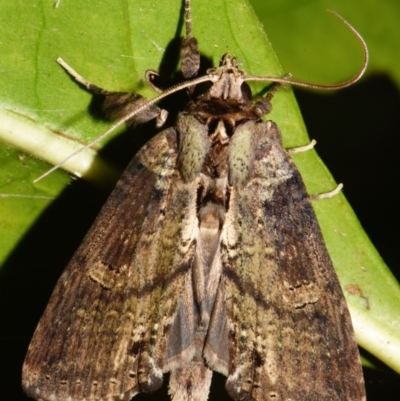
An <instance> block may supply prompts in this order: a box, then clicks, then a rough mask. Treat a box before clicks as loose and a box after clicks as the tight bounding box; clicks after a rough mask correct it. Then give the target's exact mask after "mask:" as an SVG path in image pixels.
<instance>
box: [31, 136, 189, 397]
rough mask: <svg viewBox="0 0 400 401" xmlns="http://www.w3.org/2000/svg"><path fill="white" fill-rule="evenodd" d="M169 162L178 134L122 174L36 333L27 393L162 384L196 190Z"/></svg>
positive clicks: (160, 139)
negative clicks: (162, 364) (163, 364)
mask: <svg viewBox="0 0 400 401" xmlns="http://www.w3.org/2000/svg"><path fill="white" fill-rule="evenodd" d="M176 160H177V139H176V133H175V130H174V129H168V130H165V131H163V132H162V133H160V134H159V135H158V136H156V137H155V138H153V139H152V140H151V141H149V142H148V144H146V145H145V146H144V147H143V148H142V149H141V150H140V151H139V153H138V154H137V155H136V156H135V157H134V159H133V160H132V162H131V163H130V165H129V166H128V168H127V169H126V171H125V173H124V174H123V176H122V178H121V180H120V181H119V183H118V184H117V186H116V188H115V190H114V191H113V193H112V194H111V196H110V198H109V199H108V201H107V203H106V204H105V206H104V207H103V209H102V211H101V212H100V214H99V216H98V218H97V220H96V222H95V223H94V225H93V226H92V228H91V230H90V231H89V233H88V234H87V236H86V237H85V239H84V241H83V243H82V244H81V246H80V248H79V249H78V251H77V252H76V253H75V255H74V256H73V259H72V260H71V262H70V264H69V265H68V266H67V268H66V270H65V271H64V273H63V275H62V276H61V278H60V280H59V281H58V283H57V286H56V288H55V290H54V292H53V294H52V296H51V299H50V302H49V304H48V306H47V309H46V311H45V313H44V315H43V317H42V319H41V321H40V323H39V325H38V327H37V329H36V332H35V334H34V337H33V339H32V342H31V344H30V347H29V351H28V354H27V356H26V360H25V364H24V367H23V386H24V388H25V391H26V392H27V394H28V395H29V396H31V397H34V398H36V399H44V400H57V401H64V400H111V399H121V400H122V399H123V400H129V399H130V398H131V397H132V396H133V395H135V394H136V393H138V392H141V391H146V392H152V391H155V390H156V389H157V388H159V387H160V386H161V383H162V374H163V372H162V366H161V363H162V359H163V358H164V354H165V352H166V348H171V346H170V345H168V344H167V343H166V342H167V339H168V333H169V331H170V330H171V325H172V324H173V317H174V315H175V314H176V310H177V307H178V300H179V299H180V294H181V292H182V291H183V288H184V283H185V279H186V278H187V276H188V274H190V269H191V265H192V259H193V255H194V242H193V236H194V230H191V224H193V222H194V217H195V216H193V214H191V212H190V210H192V212H193V213H196V209H195V207H191V205H195V200H196V192H195V191H193V185H194V184H193V183H187V184H185V183H183V182H182V180H181V179H180V178H179V173H178V172H177V169H176ZM188 307H191V308H193V305H192V306H190V305H189V306H188ZM184 325H186V326H187V327H186V329H187V330H185V327H183V331H182V333H184V335H182V338H181V339H180V343H182V344H185V343H191V342H192V339H191V338H190V336H191V335H192V334H191V333H193V332H194V330H193V329H190V325H192V326H193V322H190V321H186V322H184ZM185 333H186V334H185ZM178 348H179V347H178ZM170 354H171V352H170ZM173 356H174V355H170V357H171V358H172V357H173Z"/></svg>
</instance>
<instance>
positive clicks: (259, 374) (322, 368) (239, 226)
mask: <svg viewBox="0 0 400 401" xmlns="http://www.w3.org/2000/svg"><path fill="white" fill-rule="evenodd" d="M251 124H254V126H253V127H250V128H251V129H250V131H249V132H250V136H251V146H250V148H251V149H252V152H251V153H252V156H251V158H250V162H249V163H250V164H249V165H248V171H247V173H243V172H242V173H243V174H245V176H246V174H247V178H246V180H243V174H242V175H241V176H240V177H241V180H240V179H239V180H237V179H236V181H237V182H238V183H239V184H240V185H236V186H235V183H234V182H233V187H232V192H231V197H230V203H229V210H228V212H227V216H226V222H225V226H224V230H223V232H222V235H221V255H222V256H221V258H222V264H223V272H222V279H221V285H220V289H219V294H218V297H217V305H218V302H220V303H221V300H222V299H223V300H224V306H225V310H226V316H227V318H226V321H225V323H224V324H225V328H224V329H222V328H221V326H218V325H216V324H211V327H210V330H209V331H210V333H212V335H210V336H209V338H210V339H211V340H210V344H208V347H209V348H211V349H213V352H214V354H218V351H219V352H220V354H221V355H222V356H223V355H224V353H225V352H226V351H224V348H226V347H228V348H229V361H228V367H227V371H226V372H224V369H220V370H221V371H222V373H227V375H228V379H227V384H226V387H227V390H228V393H229V394H230V396H231V397H232V398H234V399H236V400H242V399H246V400H256V401H267V400H268V401H272V400H273V401H289V400H290V401H339V400H340V401H350V400H351V401H361V400H363V399H365V396H364V389H363V388H364V387H363V382H362V373H361V366H360V363H359V355H358V350H357V346H356V342H355V338H354V334H353V330H352V326H351V321H350V316H349V312H348V310H347V306H346V303H345V300H344V297H343V294H342V291H341V288H340V285H339V282H338V280H337V277H336V274H335V272H334V270H333V266H332V263H331V261H330V258H329V256H328V253H327V251H326V249H325V246H324V242H323V240H322V238H321V232H320V229H319V226H318V224H317V221H316V217H315V214H314V212H313V209H312V206H311V202H310V199H309V197H308V195H307V193H306V190H305V187H304V184H303V182H302V179H301V177H300V174H299V172H298V171H297V169H296V167H295V166H294V164H293V162H292V161H291V159H290V157H289V155H288V153H287V152H286V151H285V150H284V149H283V148H282V146H281V140H280V133H279V131H278V128H277V127H276V125H275V124H274V123H272V122H254V123H251ZM231 168H232V167H231ZM234 175H235V172H234V171H233V172H232V171H231V181H235V177H234ZM220 314H221V313H219V315H220ZM220 324H221V322H220ZM222 330H225V333H227V335H228V338H229V341H228V345H227V344H226V342H223V343H222V344H223V349H221V350H219V348H218V345H217V343H216V341H215V339H217V338H218V332H219V333H220V332H221V331H222ZM212 341H214V343H212ZM209 359H211V358H209ZM216 366H217V365H216ZM221 366H222V365H221Z"/></svg>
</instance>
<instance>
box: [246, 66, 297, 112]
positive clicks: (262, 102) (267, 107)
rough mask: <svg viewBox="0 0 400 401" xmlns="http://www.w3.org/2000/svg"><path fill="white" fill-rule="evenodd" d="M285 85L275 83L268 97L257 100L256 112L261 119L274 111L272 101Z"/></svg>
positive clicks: (285, 76)
mask: <svg viewBox="0 0 400 401" xmlns="http://www.w3.org/2000/svg"><path fill="white" fill-rule="evenodd" d="M291 76H292V74H286V75H284V76H283V77H282V78H286V79H289V78H290V77H291ZM282 85H283V83H282V82H275V83H274V84H273V85H272V88H271V89H270V90H269V91H268V94H267V96H265V97H259V98H257V99H256V102H255V104H254V106H253V108H254V111H255V112H256V113H257V114H259V116H260V117H262V116H265V115H266V114H268V113H270V112H271V110H272V105H271V100H272V98H273V97H274V96H275V93H276V92H278V89H279V88H280V87H281V86H282Z"/></svg>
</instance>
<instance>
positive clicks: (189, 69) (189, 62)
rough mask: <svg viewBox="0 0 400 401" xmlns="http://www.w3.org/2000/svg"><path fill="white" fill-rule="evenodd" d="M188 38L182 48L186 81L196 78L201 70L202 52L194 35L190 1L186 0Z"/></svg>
mask: <svg viewBox="0 0 400 401" xmlns="http://www.w3.org/2000/svg"><path fill="white" fill-rule="evenodd" d="M185 26H186V38H185V39H183V42H182V48H181V71H182V75H183V77H184V78H185V79H190V78H193V77H195V76H196V75H197V74H198V72H199V69H200V51H199V45H198V43H197V39H196V38H195V37H194V36H193V35H192V19H191V10H190V0H185Z"/></svg>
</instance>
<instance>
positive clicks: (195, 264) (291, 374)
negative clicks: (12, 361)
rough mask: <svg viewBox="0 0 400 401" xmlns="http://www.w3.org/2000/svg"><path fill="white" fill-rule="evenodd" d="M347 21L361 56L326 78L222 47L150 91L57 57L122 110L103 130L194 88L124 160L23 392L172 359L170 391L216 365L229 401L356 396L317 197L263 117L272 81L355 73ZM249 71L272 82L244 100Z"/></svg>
mask: <svg viewBox="0 0 400 401" xmlns="http://www.w3.org/2000/svg"><path fill="white" fill-rule="evenodd" d="M185 8H186V28H187V37H186V39H184V41H183V44H182V74H183V76H184V78H185V79H189V78H193V77H195V76H196V75H197V72H198V70H199V62H200V55H199V50H198V46H197V41H196V39H195V38H194V37H193V36H192V34H191V23H190V4H189V0H186V1H185ZM345 24H347V23H346V22H345ZM347 25H348V24H347ZM350 29H351V30H353V32H355V31H354V29H353V28H352V27H350ZM355 34H356V35H357V37H358V38H359V39H360V41H361V43H362V45H363V48H364V53H365V63H364V65H363V68H362V70H361V71H360V72H359V73H358V74H357V75H356V76H355V77H354V78H353V79H351V80H349V81H347V82H345V83H343V84H339V85H336V86H329V87H326V86H322V85H313V84H304V83H301V82H297V81H293V80H291V79H290V78H289V76H286V77H283V78H268V77H265V78H263V77H258V76H249V75H247V74H246V73H245V72H244V71H242V70H240V69H239V68H238V63H237V61H236V59H234V58H231V57H229V55H227V54H226V55H224V56H223V58H222V61H221V64H220V66H219V67H218V68H214V69H210V70H208V72H207V75H206V76H204V77H201V78H194V79H192V80H191V81H187V82H185V83H183V84H181V85H178V86H177V87H174V88H172V89H170V90H167V91H164V92H163V93H162V94H161V95H160V96H158V97H157V98H155V99H153V100H151V101H147V100H146V99H144V98H142V97H141V96H140V95H138V94H135V93H133V94H127V93H113V92H108V91H106V90H104V89H101V88H98V87H97V86H95V85H93V84H91V83H89V82H87V81H86V80H85V79H84V78H82V77H81V76H79V74H77V73H76V72H75V71H74V70H72V68H71V67H69V66H68V65H67V64H66V63H65V62H63V61H62V60H59V62H60V63H61V64H62V65H63V66H64V68H66V69H67V71H68V72H69V73H70V74H72V75H73V76H74V77H75V78H76V79H77V80H78V81H79V82H81V83H82V84H84V85H85V86H86V87H87V88H88V89H89V90H91V91H92V92H94V93H96V94H101V95H104V96H105V98H106V100H105V105H104V110H105V112H106V113H107V114H108V115H112V116H114V117H120V116H121V115H124V117H123V118H122V119H121V120H119V121H118V123H117V124H115V125H114V126H113V127H112V128H111V129H114V128H115V126H117V125H120V124H122V123H123V122H125V121H133V122H135V123H140V122H144V121H148V120H151V119H154V118H155V119H156V121H157V124H158V125H160V126H161V125H162V124H163V123H164V122H165V120H166V113H165V112H164V111H163V110H161V109H160V108H158V107H157V106H156V105H155V102H156V101H157V100H159V99H161V98H162V97H165V96H168V95H169V94H171V93H172V92H175V91H177V90H181V89H183V88H188V92H189V93H190V95H191V101H190V102H189V103H188V104H187V106H186V108H185V110H184V111H183V112H182V113H180V115H179V116H178V118H177V121H176V124H175V126H174V127H170V128H167V129H165V130H164V131H162V132H161V133H159V134H158V135H157V136H156V137H154V138H153V139H151V140H150V141H149V142H148V143H147V144H146V145H145V146H144V147H143V148H142V149H141V150H140V151H139V152H138V153H137V155H136V156H135V157H134V158H133V160H132V161H131V163H130V164H129V166H128V167H127V169H126V170H125V172H124V174H123V176H122V177H121V179H120V181H119V182H118V184H117V186H116V188H115V189H114V191H113V192H112V194H111V196H110V198H109V199H108V201H107V203H106V204H105V205H104V207H103V209H102V210H101V212H100V214H99V216H98V217H97V219H96V221H95V223H94V224H93V226H92V228H91V229H90V231H89V233H88V234H87V235H86V237H85V239H84V241H83V242H82V244H81V246H80V247H79V249H78V250H77V252H76V253H75V255H74V256H73V258H72V260H71V261H70V263H69V265H68V266H67V268H66V269H65V271H64V273H63V275H62V276H61V278H60V280H59V281H58V283H57V285H56V288H55V289H54V292H53V294H52V296H51V298H50V301H49V304H48V306H47V308H46V311H45V312H44V314H43V316H42V318H41V320H40V322H39V324H38V327H37V329H36V331H35V334H34V336H33V339H32V342H31V344H30V346H29V350H28V353H27V356H26V359H25V363H24V366H23V379H22V382H23V387H24V390H25V392H26V393H27V394H28V395H29V396H30V397H33V398H35V399H37V400H44V401H111V400H129V399H131V398H132V397H133V396H134V395H136V394H138V393H140V392H147V393H152V392H154V391H156V390H157V389H159V388H160V387H161V385H162V382H163V374H164V373H167V372H170V381H169V393H170V395H171V398H172V399H173V400H174V401H205V400H207V399H208V393H209V388H210V383H211V376H212V372H213V371H217V372H220V373H222V374H223V375H225V376H226V377H227V380H226V390H227V392H228V394H229V395H230V397H232V398H233V399H234V400H254V401H271V400H273V401H362V400H365V391H364V383H363V376H362V370H361V365H360V360H359V355H358V349H357V345H356V342H355V337H354V333H353V328H352V325H351V320H350V316H349V312H348V309H347V306H346V302H345V299H344V297H343V294H342V290H341V288H340V285H339V282H338V279H337V277H336V274H335V272H334V269H333V266H332V262H331V260H330V258H329V255H328V253H327V250H326V247H325V244H324V241H323V238H322V235H321V232H320V228H319V226H318V223H317V221H316V217H315V214H314V211H313V209H312V206H311V201H310V196H309V195H308V194H307V192H306V189H305V187H304V184H303V181H302V179H301V177H300V174H299V172H298V171H297V169H296V167H295V165H294V164H293V162H292V160H291V158H290V156H289V153H288V152H287V151H286V150H285V149H284V148H283V147H282V142H281V134H280V132H279V129H278V127H277V126H276V124H275V123H273V122H272V121H264V120H263V119H262V117H263V116H264V115H266V114H268V112H269V111H270V109H271V104H270V101H271V99H272V98H273V95H274V93H275V92H276V90H277V89H278V87H279V85H280V84H279V83H291V84H297V85H303V86H313V87H317V88H321V89H332V88H339V87H344V86H347V85H349V84H351V83H353V82H355V81H356V80H357V79H358V78H359V77H360V76H361V75H362V74H363V72H364V70H365V68H366V64H367V59H368V54H367V49H366V46H365V43H364V41H363V40H362V38H360V37H359V35H358V33H357V32H355ZM147 78H148V81H150V82H153V81H154V80H155V78H156V73H154V72H153V71H149V72H148V73H147ZM249 80H265V81H272V82H277V83H278V84H275V86H274V87H273V88H272V90H271V91H270V92H269V94H268V95H267V97H266V98H259V99H256V100H252V98H251V92H250V89H249V87H248V85H247V84H246V82H245V81H249ZM154 86H155V85H154Z"/></svg>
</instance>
